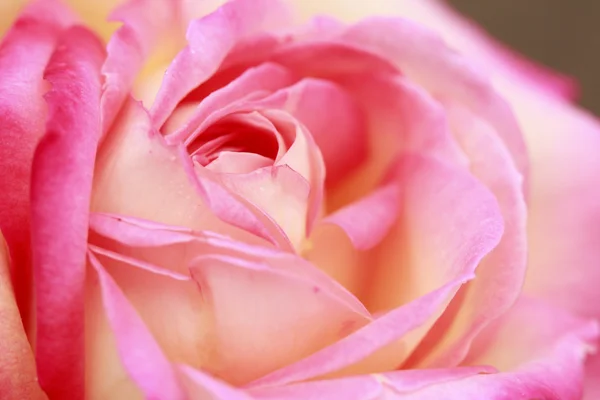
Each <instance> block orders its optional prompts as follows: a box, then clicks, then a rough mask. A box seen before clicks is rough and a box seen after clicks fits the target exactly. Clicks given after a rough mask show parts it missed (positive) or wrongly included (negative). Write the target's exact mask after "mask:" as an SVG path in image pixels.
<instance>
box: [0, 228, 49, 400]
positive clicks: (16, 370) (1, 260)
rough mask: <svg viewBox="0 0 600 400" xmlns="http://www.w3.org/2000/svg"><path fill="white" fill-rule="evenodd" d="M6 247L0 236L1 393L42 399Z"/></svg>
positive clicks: (0, 234)
mask: <svg viewBox="0 0 600 400" xmlns="http://www.w3.org/2000/svg"><path fill="white" fill-rule="evenodd" d="M8 266H9V255H8V248H7V247H6V243H5V242H4V238H3V237H2V233H0V337H2V341H0V354H2V357H1V358H0V393H2V396H3V397H4V398H7V399H44V398H46V396H45V395H44V394H43V392H42V391H41V389H40V387H39V384H38V382H37V376H36V370H35V361H34V358H33V353H32V351H31V346H30V344H29V342H28V341H27V336H26V335H25V330H24V329H23V322H22V321H21V316H20V315H19V309H18V308H17V302H16V299H15V295H14V293H13V289H12V285H11V283H10V273H9V270H8Z"/></svg>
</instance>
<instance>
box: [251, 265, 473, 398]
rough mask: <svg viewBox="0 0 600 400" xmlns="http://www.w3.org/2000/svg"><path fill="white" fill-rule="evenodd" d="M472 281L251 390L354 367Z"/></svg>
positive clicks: (447, 288) (395, 313) (390, 316)
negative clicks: (350, 366) (353, 365)
mask: <svg viewBox="0 0 600 400" xmlns="http://www.w3.org/2000/svg"><path fill="white" fill-rule="evenodd" d="M471 278H472V276H470V275H465V276H462V277H460V278H459V279H457V280H456V281H452V282H450V283H448V284H446V285H444V286H443V287H441V288H439V289H438V290H435V291H433V292H431V293H429V294H427V295H425V296H423V297H421V298H419V299H417V300H415V301H413V302H411V303H409V304H406V305H404V306H402V307H399V308H397V309H395V310H392V311H390V312H388V313H386V314H384V315H382V316H381V317H379V318H378V319H376V320H374V321H373V322H371V323H370V324H368V325H366V326H365V327H363V328H361V329H358V330H357V331H355V332H353V333H351V334H350V335H348V336H346V337H345V338H343V339H341V340H339V341H337V342H336V343H334V344H332V345H330V346H329V347H326V348H324V349H323V350H320V351H318V352H316V353H314V354H311V355H310V356H308V357H306V358H304V359H302V360H300V361H298V362H295V363H293V364H291V365H288V366H285V367H283V368H281V369H279V370H277V371H275V372H273V373H270V374H268V375H266V376H264V377H262V378H260V379H258V380H255V381H254V382H252V383H251V384H250V385H249V387H250V388H259V387H265V386H273V385H284V384H289V383H292V382H298V381H302V380H306V379H310V378H314V377H318V376H321V375H325V374H328V373H331V372H334V371H336V370H339V369H341V368H343V367H345V366H347V365H350V364H354V363H356V362H358V361H360V360H362V359H364V358H365V357H367V356H369V355H371V354H372V353H373V352H375V351H376V350H378V349H380V348H382V347H384V346H385V345H388V344H390V343H392V342H393V341H395V340H398V339H399V338H401V337H402V336H403V335H405V334H406V333H408V332H410V331H412V330H413V329H415V328H418V327H419V326H420V325H421V324H423V323H424V322H425V321H426V320H427V319H428V318H429V317H430V316H431V315H432V314H434V313H435V312H436V310H437V309H438V308H439V307H441V306H442V304H443V303H444V302H445V301H447V300H448V297H449V296H451V293H452V292H453V291H456V290H457V287H458V286H460V285H461V284H462V283H464V282H465V281H466V280H469V279H471Z"/></svg>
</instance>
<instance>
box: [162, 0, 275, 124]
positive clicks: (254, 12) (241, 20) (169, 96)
mask: <svg viewBox="0 0 600 400" xmlns="http://www.w3.org/2000/svg"><path fill="white" fill-rule="evenodd" d="M286 14H287V11H286V7H284V6H283V5H282V4H281V3H279V2H277V1H265V0H259V1H256V0H233V1H231V2H229V3H226V4H225V5H223V6H222V7H220V8H219V9H218V10H217V11H215V12H213V13H212V14H209V15H207V16H205V17H203V18H201V19H198V20H195V21H193V22H192V23H191V24H190V26H189V28H188V32H187V39H188V42H189V45H188V47H186V48H185V49H184V50H183V51H182V52H181V53H179V55H178V56H177V57H176V58H175V60H174V61H173V63H172V64H171V66H170V67H169V69H168V70H167V72H166V75H165V79H164V81H163V84H162V86H161V88H160V90H159V92H158V95H157V98H156V101H155V102H154V104H153V105H152V109H151V110H150V114H151V116H152V121H153V122H154V123H155V124H156V125H157V126H162V124H163V123H164V122H165V121H166V119H167V117H168V116H169V114H171V112H173V110H174V109H175V107H176V105H177V104H178V103H179V101H181V100H182V99H183V97H184V96H185V95H187V94H188V93H189V92H191V91H192V89H194V88H195V87H196V86H198V85H200V84H201V83H203V82H204V81H206V80H207V79H208V78H209V77H210V76H211V75H212V74H214V73H215V72H216V71H217V69H218V67H219V66H220V65H221V63H222V62H223V60H224V59H225V57H226V56H227V54H228V53H229V52H230V51H231V50H232V49H233V47H234V46H235V45H236V44H238V43H239V42H240V41H242V40H243V39H245V38H248V37H249V36H251V35H253V34H256V33H258V32H260V31H263V30H268V29H269V28H271V27H277V26H282V25H284V24H285V22H286V21H287V17H286Z"/></svg>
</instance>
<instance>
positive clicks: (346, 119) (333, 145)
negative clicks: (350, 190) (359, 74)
mask: <svg viewBox="0 0 600 400" xmlns="http://www.w3.org/2000/svg"><path fill="white" fill-rule="evenodd" d="M304 82H305V83H304V86H302V87H299V88H298V90H297V91H296V92H295V93H293V94H291V95H290V99H289V100H288V101H289V102H290V103H291V104H290V105H289V106H288V107H286V109H287V111H288V112H289V113H290V114H292V115H293V116H294V117H295V118H296V119H297V120H298V121H300V122H301V123H302V124H303V125H304V126H306V128H307V129H308V131H309V132H310V134H311V136H312V137H313V139H314V141H315V143H316V144H317V146H318V147H319V150H320V151H321V154H322V156H323V161H324V163H325V167H326V169H327V182H328V183H329V184H335V183H336V182H339V181H340V179H342V178H343V177H345V176H346V175H347V174H349V173H351V172H352V171H353V170H354V169H355V168H357V167H358V166H359V165H360V164H361V163H362V162H363V161H364V160H365V158H366V157H367V151H368V147H367V131H366V124H365V119H364V114H363V110H361V109H360V108H359V107H358V105H357V103H356V101H354V100H353V99H352V98H351V97H350V96H349V94H348V93H346V92H345V91H344V89H343V88H342V87H340V86H339V85H336V84H334V83H331V82H328V81H325V80H323V81H320V80H314V81H313V80H308V79H305V80H304ZM323 110H327V112H323ZM340 140H343V141H344V151H340V148H339V143H340Z"/></svg>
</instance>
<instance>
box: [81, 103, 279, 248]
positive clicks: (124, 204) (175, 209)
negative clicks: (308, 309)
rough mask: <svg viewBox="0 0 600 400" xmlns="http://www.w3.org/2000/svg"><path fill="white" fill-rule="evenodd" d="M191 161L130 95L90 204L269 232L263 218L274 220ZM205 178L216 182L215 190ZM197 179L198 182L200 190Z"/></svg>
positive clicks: (243, 234) (105, 149) (196, 224)
mask: <svg viewBox="0 0 600 400" xmlns="http://www.w3.org/2000/svg"><path fill="white" fill-rule="evenodd" d="M188 163H189V164H191V161H190V160H189V155H187V153H186V154H181V153H180V149H178V148H176V147H173V146H169V145H167V144H165V143H164V141H163V138H162V136H160V135H159V134H158V133H157V132H155V131H154V130H153V128H152V127H151V125H150V120H149V116H148V115H147V113H146V111H145V110H144V109H143V108H142V106H141V105H139V104H138V103H135V102H133V101H131V100H130V101H128V103H127V105H126V107H125V110H124V111H123V112H122V114H121V116H120V119H119V121H118V122H117V124H116V125H115V128H114V129H113V130H112V131H111V132H110V133H109V135H108V136H107V137H106V139H105V140H104V142H103V143H102V147H101V148H100V150H99V154H98V160H97V162H96V175H95V177H94V198H93V201H92V210H93V211H100V212H110V213H118V214H122V215H128V216H133V217H138V218H145V219H150V220H154V221H157V222H163V223H167V224H172V225H180V226H186V227H189V228H193V229H197V230H201V229H212V230H216V231H220V232H224V233H227V234H230V235H233V236H235V237H239V238H243V239H244V240H246V241H250V242H256V241H257V240H258V241H260V239H259V238H258V237H253V236H252V235H251V234H250V233H248V231H249V232H254V233H257V234H258V235H259V236H263V237H267V238H270V236H269V235H271V233H270V232H269V231H268V230H267V229H268V228H266V227H264V225H263V224H265V223H269V224H271V225H273V224H272V222H270V221H266V220H265V219H263V220H260V219H259V216H257V215H255V214H254V213H253V211H250V210H248V209H247V208H245V207H246V204H245V203H243V202H242V200H239V199H236V198H233V197H232V195H231V194H230V193H229V192H227V191H226V189H225V188H223V187H220V185H219V184H218V183H216V182H210V181H207V179H206V178H204V177H202V176H200V177H199V176H197V175H196V172H195V171H193V167H191V166H190V165H188ZM190 168H192V171H190V170H189V169H190ZM203 184H204V185H212V186H210V188H211V190H206V188H203V187H202V186H201V185H203ZM194 185H200V189H201V190H202V191H197V190H196V188H195V187H194ZM198 194H200V195H201V196H204V198H203V197H201V196H199V195H198ZM132 199H143V201H132ZM215 214H216V215H215ZM218 217H222V218H223V220H225V221H226V222H232V223H233V224H235V225H237V226H241V227H243V228H247V231H244V230H242V229H237V228H236V227H235V226H233V225H230V224H227V223H225V222H223V221H222V220H220V219H219V218H218ZM273 229H274V228H273Z"/></svg>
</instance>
